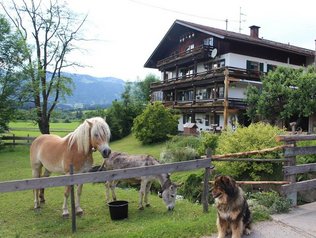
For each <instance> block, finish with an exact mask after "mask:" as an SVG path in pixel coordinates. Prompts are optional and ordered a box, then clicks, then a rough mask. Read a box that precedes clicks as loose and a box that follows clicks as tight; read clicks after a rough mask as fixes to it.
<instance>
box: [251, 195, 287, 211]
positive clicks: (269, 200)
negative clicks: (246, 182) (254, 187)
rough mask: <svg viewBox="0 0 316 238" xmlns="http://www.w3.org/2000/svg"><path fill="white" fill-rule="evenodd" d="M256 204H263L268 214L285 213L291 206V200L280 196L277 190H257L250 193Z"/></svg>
mask: <svg viewBox="0 0 316 238" xmlns="http://www.w3.org/2000/svg"><path fill="white" fill-rule="evenodd" d="M250 196H251V198H252V199H255V200H256V201H257V202H258V204H260V205H262V206H265V207H266V208H267V209H268V211H269V213H270V214H275V213H286V212H289V210H290V208H291V201H290V200H289V199H287V198H284V197H281V196H280V195H279V194H278V193H277V192H275V191H271V192H259V193H253V194H251V195H250Z"/></svg>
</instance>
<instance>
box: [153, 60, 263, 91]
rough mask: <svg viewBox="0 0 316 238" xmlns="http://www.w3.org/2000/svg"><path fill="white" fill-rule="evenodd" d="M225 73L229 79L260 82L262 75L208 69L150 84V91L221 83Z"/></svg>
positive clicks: (231, 68)
mask: <svg viewBox="0 0 316 238" xmlns="http://www.w3.org/2000/svg"><path fill="white" fill-rule="evenodd" d="M225 71H226V73H227V75H228V76H229V77H232V78H238V79H247V80H253V81H260V78H261V77H262V76H263V75H264V73H262V72H259V71H254V70H247V69H242V68H236V67H227V66H225V67H221V68H216V69H209V70H206V71H203V72H199V73H196V74H191V75H185V76H182V77H180V76H179V77H178V78H169V79H165V80H164V81H161V82H156V83H152V84H151V86H150V87H151V89H156V90H158V89H161V90H165V89H168V88H169V89H170V88H177V87H180V86H185V85H186V84H187V85H191V86H192V85H199V84H203V82H204V81H205V82H207V83H209V82H210V80H212V81H214V82H215V81H223V80H224V77H225Z"/></svg>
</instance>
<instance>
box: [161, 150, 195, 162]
mask: <svg viewBox="0 0 316 238" xmlns="http://www.w3.org/2000/svg"><path fill="white" fill-rule="evenodd" d="M197 158H199V155H198V154H197V152H196V150H195V149H193V148H191V147H179V148H172V149H169V150H167V149H165V150H163V151H162V152H161V154H160V161H161V162H165V163H172V162H179V161H188V160H193V159H197Z"/></svg>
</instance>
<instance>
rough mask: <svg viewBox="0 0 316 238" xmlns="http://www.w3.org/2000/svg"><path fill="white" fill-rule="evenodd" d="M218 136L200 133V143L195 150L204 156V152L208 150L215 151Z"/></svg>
mask: <svg viewBox="0 0 316 238" xmlns="http://www.w3.org/2000/svg"><path fill="white" fill-rule="evenodd" d="M218 138H219V134H215V133H210V132H202V133H201V135H200V143H199V146H198V148H197V151H198V153H199V155H205V153H206V150H207V149H208V148H210V149H211V150H212V151H215V149H216V147H217V144H218Z"/></svg>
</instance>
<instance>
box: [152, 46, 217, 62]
mask: <svg viewBox="0 0 316 238" xmlns="http://www.w3.org/2000/svg"><path fill="white" fill-rule="evenodd" d="M211 49H212V48H211V47H210V46H206V45H200V46H198V47H195V48H193V49H191V50H186V51H183V52H179V53H174V54H172V55H170V56H168V57H167V58H164V59H162V60H159V61H158V62H157V68H160V67H162V66H164V65H166V64H169V63H173V62H177V61H179V60H184V59H187V58H191V57H192V56H197V55H200V54H201V57H202V58H203V57H204V56H205V54H206V55H208V53H209V52H210V50H211Z"/></svg>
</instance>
